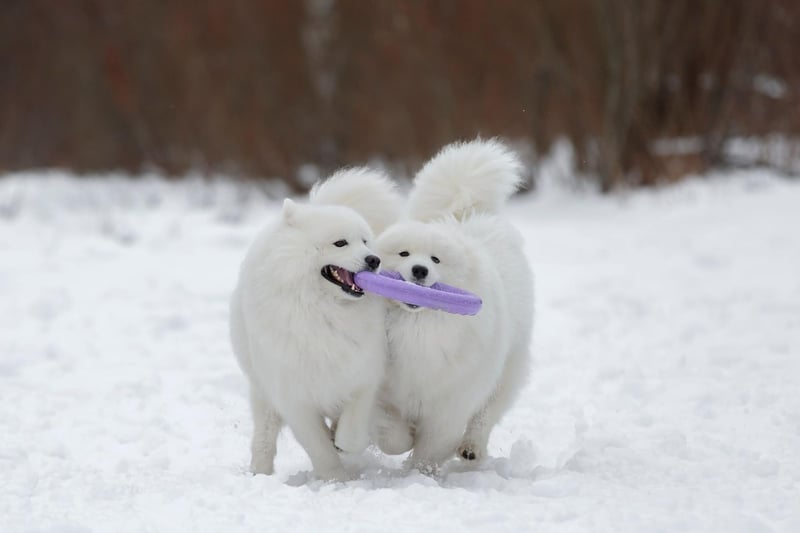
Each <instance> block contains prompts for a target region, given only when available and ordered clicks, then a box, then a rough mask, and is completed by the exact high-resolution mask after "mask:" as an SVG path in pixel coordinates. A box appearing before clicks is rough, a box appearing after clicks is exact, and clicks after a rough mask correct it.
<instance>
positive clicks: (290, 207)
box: [282, 198, 298, 226]
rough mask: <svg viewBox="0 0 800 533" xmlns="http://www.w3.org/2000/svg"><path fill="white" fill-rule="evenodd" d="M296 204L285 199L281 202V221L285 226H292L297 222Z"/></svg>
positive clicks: (289, 199)
mask: <svg viewBox="0 0 800 533" xmlns="http://www.w3.org/2000/svg"><path fill="white" fill-rule="evenodd" d="M297 211H298V207H297V204H296V203H294V200H292V199H291V198H287V199H285V200H284V201H283V213H282V214H283V221H284V222H285V223H286V225H287V226H293V225H294V224H295V222H297Z"/></svg>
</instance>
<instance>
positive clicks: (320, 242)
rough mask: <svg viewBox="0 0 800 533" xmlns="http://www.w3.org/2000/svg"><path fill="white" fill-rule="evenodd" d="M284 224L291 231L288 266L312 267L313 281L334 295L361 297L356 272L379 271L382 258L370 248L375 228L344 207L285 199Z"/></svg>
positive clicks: (300, 269) (301, 269)
mask: <svg viewBox="0 0 800 533" xmlns="http://www.w3.org/2000/svg"><path fill="white" fill-rule="evenodd" d="M281 223H282V224H283V225H284V226H285V227H286V228H287V229H288V230H289V231H290V232H291V234H292V239H291V242H292V244H293V246H292V248H293V250H292V251H291V252H290V253H291V260H288V258H287V260H288V261H287V262H288V263H290V264H289V265H287V268H292V269H297V270H299V271H308V270H309V269H310V271H311V282H312V283H317V284H319V286H320V287H321V289H322V290H325V291H331V293H332V295H333V296H337V297H342V298H346V299H358V298H361V297H362V296H363V295H364V291H363V290H362V289H361V288H360V287H359V286H358V285H356V282H355V278H354V275H355V273H356V272H360V271H362V270H371V271H373V272H374V271H377V270H379V267H380V263H381V260H380V258H379V257H378V255H377V254H375V253H374V252H373V251H372V249H371V248H370V243H371V241H372V240H373V235H372V230H371V229H370V227H369V225H368V224H367V222H366V221H365V220H364V219H363V218H362V217H361V216H360V215H359V214H358V213H356V212H355V211H353V210H352V209H350V208H347V207H342V206H333V205H327V206H322V205H300V204H296V203H294V202H293V201H292V200H286V201H284V204H283V213H282V220H281Z"/></svg>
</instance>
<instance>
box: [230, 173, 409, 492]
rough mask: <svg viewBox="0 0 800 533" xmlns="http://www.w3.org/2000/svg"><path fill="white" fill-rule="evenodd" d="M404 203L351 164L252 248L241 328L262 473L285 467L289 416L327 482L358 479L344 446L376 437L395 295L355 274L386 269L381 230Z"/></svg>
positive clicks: (239, 294)
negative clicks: (283, 443) (280, 443)
mask: <svg viewBox="0 0 800 533" xmlns="http://www.w3.org/2000/svg"><path fill="white" fill-rule="evenodd" d="M400 205H401V204H400V199H399V197H398V196H397V195H396V193H395V192H394V188H393V185H392V184H391V182H390V181H389V180H388V179H387V178H385V177H384V176H383V175H382V174H379V173H377V172H374V171H369V170H365V169H353V170H345V171H342V172H339V173H337V174H335V175H334V176H333V177H331V178H330V179H328V180H327V181H326V182H325V183H323V184H322V185H321V186H318V187H316V188H315V189H314V190H312V192H311V195H310V203H309V204H308V205H301V204H296V203H294V202H292V201H291V200H288V199H287V200H286V201H285V202H284V204H283V212H282V214H281V216H280V217H279V220H277V221H276V222H274V223H273V224H272V225H270V226H268V227H267V228H266V229H264V230H263V231H262V232H261V234H260V235H259V236H258V237H257V238H256V240H255V242H254V243H253V245H252V246H251V248H250V250H249V252H248V253H247V256H246V257H245V259H244V262H243V263H242V267H241V271H240V275H239V283H238V286H237V287H236V289H235V291H234V293H233V297H232V299H231V314H230V328H231V340H232V344H233V350H234V352H235V354H236V357H237V359H238V361H239V365H240V366H241V368H242V371H243V372H244V373H245V375H246V376H247V378H248V381H249V385H250V403H251V409H252V414H253V426H254V427H253V440H252V462H251V469H252V471H253V472H254V473H263V474H271V473H272V472H273V463H274V458H275V453H276V440H277V437H278V433H279V431H280V429H281V426H282V425H283V424H284V423H285V424H287V425H288V426H289V427H290V428H291V430H292V433H293V434H294V436H295V438H296V439H297V440H298V442H299V443H300V444H301V445H302V446H303V448H305V450H306V452H307V453H308V455H309V456H310V458H311V462H312V464H313V467H314V471H315V473H316V475H317V476H319V477H321V478H324V479H343V478H345V477H346V474H345V471H344V469H343V467H342V463H341V461H340V459H339V456H338V454H337V450H336V448H335V447H334V444H335V446H336V447H338V448H339V449H341V450H344V451H347V452H360V451H362V450H363V449H364V448H366V446H367V445H368V443H369V442H368V441H369V425H370V419H371V412H372V409H373V406H374V403H375V394H376V391H377V389H378V387H379V385H380V382H381V379H382V378H383V375H384V366H385V358H386V331H385V325H384V314H385V300H384V299H382V298H380V297H378V296H375V295H369V294H364V292H363V291H362V290H361V289H360V288H359V287H358V286H357V285H356V284H355V282H354V279H353V274H354V273H355V272H357V271H360V270H365V269H369V270H378V268H379V264H380V259H379V258H378V256H377V255H375V253H374V252H373V251H372V249H371V248H370V246H371V242H372V239H373V230H374V231H376V232H377V231H381V230H383V229H384V227H385V226H387V225H388V224H389V223H391V222H392V221H394V219H395V218H396V217H397V214H398V209H399V207H398V206H400ZM326 418H328V419H330V420H331V428H330V429H329V428H328V426H327V424H326V421H325V419H326ZM332 434H333V435H332Z"/></svg>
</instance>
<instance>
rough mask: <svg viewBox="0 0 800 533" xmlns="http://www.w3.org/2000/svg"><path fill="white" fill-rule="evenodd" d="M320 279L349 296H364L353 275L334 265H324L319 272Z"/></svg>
mask: <svg viewBox="0 0 800 533" xmlns="http://www.w3.org/2000/svg"><path fill="white" fill-rule="evenodd" d="M321 274H322V277H323V278H325V279H327V280H328V281H330V282H331V283H333V284H334V285H338V286H339V287H341V288H342V290H343V291H344V292H346V293H347V294H349V295H350V296H356V297H361V296H364V290H363V289H362V288H361V287H359V286H358V285H356V281H355V278H354V277H353V276H355V274H354V273H353V272H350V271H349V270H347V269H346V268H342V267H339V266H336V265H325V266H324V267H322V271H321Z"/></svg>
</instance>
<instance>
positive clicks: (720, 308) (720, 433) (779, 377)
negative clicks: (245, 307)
mask: <svg viewBox="0 0 800 533" xmlns="http://www.w3.org/2000/svg"><path fill="white" fill-rule="evenodd" d="M278 206H279V203H278V202H277V201H270V200H267V199H266V197H265V196H264V195H263V194H262V193H261V192H259V190H258V189H256V188H254V187H253V186H244V185H235V184H233V183H230V182H227V181H225V180H212V181H202V180H198V179H192V180H187V181H182V182H178V183H175V182H167V181H162V180H159V179H157V178H152V177H151V178H147V179H140V180H130V179H124V178H113V177H112V178H107V179H103V180H91V179H75V178H71V177H69V176H66V175H62V174H58V173H49V174H35V175H34V174H18V175H13V176H7V177H5V178H4V179H2V180H0V531H2V532H3V533H11V532H14V533H16V532H23V531H42V532H50V533H55V532H70V533H77V532H87V531H97V532H107V531H114V532H141V531H165V532H181V531H187V532H189V531H191V532H206V531H207V532H219V531H225V532H239V531H254V532H255V531H258V532H263V531H288V530H291V531H322V530H325V531H349V532H359V531H379V530H380V531H468V530H473V531H537V532H548V531H613V532H633V531H648V532H651V531H704V532H707V531H720V532H767V531H785V532H792V531H800V233H799V232H798V229H800V184H798V183H796V182H795V183H793V182H789V181H783V180H780V179H777V178H774V177H771V176H769V175H768V174H766V173H763V172H757V171H750V172H748V173H740V174H736V175H727V176H724V177H721V176H717V177H714V176H710V177H707V178H705V179H695V180H691V181H689V182H686V183H684V184H681V185H678V186H674V187H670V188H666V189H662V190H651V191H638V192H631V193H624V194H620V195H617V196H611V197H601V196H598V195H596V194H594V193H591V192H583V193H567V192H564V191H563V190H558V189H557V188H553V187H549V188H548V190H545V191H540V192H538V193H536V194H535V195H534V194H528V195H525V196H522V197H519V198H516V199H515V200H514V201H512V204H511V206H510V208H509V212H510V216H511V217H512V218H513V220H514V221H515V222H516V223H517V224H518V225H519V227H520V228H521V230H522V231H523V233H524V235H525V237H526V239H527V250H528V253H529V256H530V259H531V262H532V263H533V265H534V270H535V273H536V288H537V296H536V309H537V311H536V328H535V334H534V357H535V364H534V371H533V374H532V378H531V381H530V384H529V386H528V387H527V388H526V389H525V391H524V393H523V394H522V396H521V398H520V400H519V402H518V403H517V404H516V406H515V407H514V408H513V410H512V411H511V412H510V413H509V414H508V416H507V417H506V418H505V419H504V421H503V422H502V424H501V425H500V426H499V427H498V428H496V429H495V431H494V434H493V436H492V441H491V443H490V454H491V456H492V458H491V459H489V460H488V461H486V462H485V463H484V464H482V465H480V466H479V467H477V468H474V469H471V468H469V467H467V466H465V465H464V464H463V463H459V462H457V461H453V462H452V463H450V464H448V465H447V467H446V468H445V471H444V474H443V476H442V477H441V478H440V479H432V478H429V477H425V476H423V475H420V474H418V473H404V472H403V471H402V470H401V469H400V461H401V459H400V458H389V457H385V456H382V455H380V454H379V453H378V452H376V451H374V449H372V448H371V449H370V450H369V451H368V452H367V453H366V454H365V455H362V456H359V457H347V458H346V463H347V465H348V467H349V468H350V469H351V470H352V471H353V472H361V473H362V476H361V478H360V479H358V480H356V481H352V482H348V483H344V484H337V483H322V482H320V481H316V480H314V479H313V478H312V477H311V476H310V474H309V470H310V462H309V460H308V458H307V457H306V455H305V454H304V452H303V451H302V450H301V449H300V447H299V446H298V445H297V444H296V442H295V441H294V439H293V438H292V437H291V435H290V434H289V432H288V431H285V432H284V433H283V434H282V435H281V438H280V440H279V443H278V444H279V450H278V457H277V463H276V475H274V476H271V477H266V476H252V475H250V474H249V473H248V472H247V465H248V462H249V457H248V454H249V444H248V439H249V434H250V426H251V422H250V418H249V413H248V407H247V401H246V395H245V382H244V379H243V377H242V375H241V373H240V371H239V369H238V368H237V366H236V363H235V361H234V358H233V355H232V354H231V350H230V347H229V342H228V333H227V303H228V296H229V293H230V291H231V289H232V287H233V285H234V281H235V277H236V273H237V268H238V265H239V262H240V261H241V259H242V257H243V255H244V252H245V249H246V247H247V246H248V244H249V243H250V241H251V239H252V238H253V236H254V235H255V232H256V230H257V229H258V228H259V227H260V226H262V225H263V224H264V223H265V221H266V220H267V219H268V218H269V216H271V215H273V214H274V213H276V212H277V209H278ZM309 334H313V332H309Z"/></svg>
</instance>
